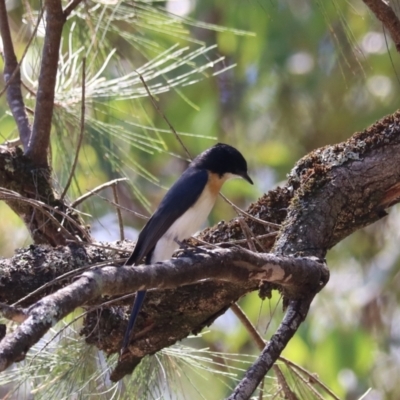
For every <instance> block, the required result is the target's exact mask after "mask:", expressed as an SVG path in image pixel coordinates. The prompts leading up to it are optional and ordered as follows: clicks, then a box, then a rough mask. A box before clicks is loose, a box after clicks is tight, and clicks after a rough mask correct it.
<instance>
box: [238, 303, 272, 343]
mask: <svg viewBox="0 0 400 400" xmlns="http://www.w3.org/2000/svg"><path fill="white" fill-rule="evenodd" d="M231 310H232V311H233V313H234V314H235V315H236V317H237V318H238V319H239V321H240V322H241V323H242V325H243V326H244V327H245V329H246V330H247V332H248V333H249V334H250V336H251V337H252V339H253V340H254V343H256V345H257V347H258V349H259V350H263V349H264V347H265V341H264V339H263V338H262V337H261V335H260V333H259V332H258V331H257V329H256V328H255V327H254V325H253V324H252V323H251V321H250V320H249V319H248V318H247V315H246V314H245V313H244V311H243V310H242V309H241V308H240V307H239V305H238V304H237V303H234V304H232V306H231Z"/></svg>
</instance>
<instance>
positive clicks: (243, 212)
mask: <svg viewBox="0 0 400 400" xmlns="http://www.w3.org/2000/svg"><path fill="white" fill-rule="evenodd" d="M219 195H220V196H221V197H222V198H223V199H224V200H225V201H226V202H227V203H228V204H230V205H231V206H232V207H233V208H234V209H235V210H236V211H237V212H238V213H240V214H242V215H244V216H245V217H247V218H250V219H252V220H253V221H256V222H258V223H259V224H262V225H267V226H271V227H272V228H278V229H280V228H281V226H280V225H279V224H274V223H273V222H268V221H264V220H262V219H260V218H257V217H255V216H253V215H251V214H249V213H247V212H246V211H244V210H242V209H241V208H240V207H238V206H237V205H236V204H234V203H232V202H231V201H230V200H229V199H228V198H227V197H226V196H224V195H223V194H222V193H220V194H219Z"/></svg>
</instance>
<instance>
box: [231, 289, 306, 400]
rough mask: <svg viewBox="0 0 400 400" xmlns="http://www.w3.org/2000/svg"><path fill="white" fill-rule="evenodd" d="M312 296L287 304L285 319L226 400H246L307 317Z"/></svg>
mask: <svg viewBox="0 0 400 400" xmlns="http://www.w3.org/2000/svg"><path fill="white" fill-rule="evenodd" d="M312 299H313V296H311V297H309V298H307V299H301V300H292V301H290V302H289V306H288V309H287V311H286V314H285V317H284V318H283V320H282V322H281V324H280V325H279V328H278V330H277V331H276V333H275V334H274V335H273V336H272V337H271V340H270V341H269V342H268V343H267V345H266V346H265V348H264V350H263V351H262V352H261V354H260V356H259V357H258V359H257V360H256V361H255V363H254V364H253V365H252V366H251V367H250V368H249V369H248V370H247V371H246V374H245V376H244V378H243V379H242V380H241V381H240V382H239V384H238V385H237V386H236V388H235V390H234V391H233V393H232V394H231V396H229V397H228V400H248V399H249V398H250V397H251V395H252V394H253V392H254V391H255V390H256V389H257V386H258V385H259V384H260V382H261V381H262V379H263V378H264V376H265V375H266V374H267V372H268V371H269V370H270V369H271V368H272V366H273V365H274V363H275V361H276V360H277V359H278V358H279V356H280V355H281V353H282V351H283V350H284V348H285V347H286V345H287V344H288V343H289V341H290V339H291V338H292V337H293V335H294V334H295V333H296V331H297V329H298V328H299V326H300V324H301V323H302V322H303V321H304V319H305V318H306V316H307V313H308V310H309V307H310V304H311V301H312Z"/></svg>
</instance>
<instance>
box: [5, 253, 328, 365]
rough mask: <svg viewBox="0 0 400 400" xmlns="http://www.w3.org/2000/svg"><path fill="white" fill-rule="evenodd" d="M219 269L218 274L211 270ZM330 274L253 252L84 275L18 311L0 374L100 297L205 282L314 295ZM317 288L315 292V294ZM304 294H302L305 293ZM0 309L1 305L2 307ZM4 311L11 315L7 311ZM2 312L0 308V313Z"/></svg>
mask: <svg viewBox="0 0 400 400" xmlns="http://www.w3.org/2000/svg"><path fill="white" fill-rule="evenodd" d="M216 264H218V268H215V266H216ZM327 276H328V272H327V269H326V268H325V267H324V265H323V264H321V263H319V262H317V261H316V260H313V259H310V258H288V259H285V258H282V257H276V256H274V255H272V254H259V253H253V252H251V251H248V250H245V249H241V248H232V249H213V250H210V251H207V252H200V253H197V254H195V255H192V256H190V257H180V258H177V259H174V260H171V261H166V262H163V263H157V264H155V265H146V266H142V267H132V266H125V267H104V268H101V269H100V268H99V269H94V270H91V271H88V272H85V273H83V275H82V276H81V277H80V278H79V279H78V280H76V281H75V282H73V283H72V284H70V285H68V286H66V287H64V288H62V289H60V290H58V291H57V292H56V293H54V294H50V295H48V296H46V297H44V298H43V299H41V300H40V301H38V302H37V303H35V304H34V305H33V306H31V307H30V308H29V309H25V310H22V311H21V310H19V312H18V315H19V316H21V315H24V316H25V318H26V319H25V320H24V321H23V322H22V324H21V325H20V326H19V327H18V328H17V329H16V330H15V331H14V332H13V333H11V334H10V335H8V336H6V337H5V338H4V339H3V340H2V342H1V343H0V371H3V370H4V369H5V368H7V367H8V366H9V365H10V364H11V363H13V362H14V361H16V360H22V359H23V358H24V355H25V353H26V351H27V350H29V349H30V348H31V346H32V345H34V344H35V343H36V342H37V341H38V340H39V339H40V338H41V337H43V335H44V334H45V333H46V332H47V331H48V329H50V328H51V327H52V326H53V325H55V324H56V323H57V322H58V321H59V320H61V319H62V318H63V317H65V316H66V315H68V314H69V313H71V312H72V311H73V310H75V308H77V307H79V306H82V305H84V304H86V303H87V302H89V301H91V300H94V299H96V298H99V297H100V296H102V295H118V294H124V293H127V292H130V291H132V290H133V291H137V290H144V289H172V288H176V287H179V286H182V285H189V284H193V283H196V282H199V281H201V280H204V279H215V280H221V281H228V282H234V283H241V282H247V281H254V282H255V283H256V284H258V283H259V282H260V281H262V280H264V281H269V282H273V283H277V284H281V285H283V286H285V287H286V286H287V287H291V288H292V291H293V292H295V291H296V292H297V289H295V288H299V290H300V291H299V292H298V294H297V296H298V297H302V296H303V295H304V296H306V295H307V293H308V291H309V290H311V291H317V290H318V288H320V287H321V286H322V285H323V284H324V283H325V282H326V281H327ZM316 288H317V289H316ZM303 290H305V292H304V293H303ZM0 306H1V304H0ZM3 308H4V309H5V310H6V311H7V313H3V315H4V316H7V315H12V316H13V317H14V316H15V314H16V313H10V309H9V308H8V307H4V306H3ZM0 310H1V307H0Z"/></svg>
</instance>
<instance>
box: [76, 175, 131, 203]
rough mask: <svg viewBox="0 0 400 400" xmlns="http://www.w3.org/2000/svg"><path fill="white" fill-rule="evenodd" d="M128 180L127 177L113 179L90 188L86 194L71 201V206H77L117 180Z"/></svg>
mask: <svg viewBox="0 0 400 400" xmlns="http://www.w3.org/2000/svg"><path fill="white" fill-rule="evenodd" d="M126 180H127V179H126V178H117V179H113V180H112V181H109V182H106V183H103V184H102V185H100V186H97V187H95V188H94V189H92V190H89V191H88V192H87V193H85V194H84V195H82V196H80V197H78V198H77V199H76V200H75V201H73V202H72V203H71V207H76V206H78V205H79V204H81V203H82V202H84V201H85V200H87V199H88V198H89V197H91V196H93V195H94V194H96V193H98V192H100V191H101V190H103V189H106V188H108V187H110V186H112V185H114V184H115V183H117V182H122V181H126Z"/></svg>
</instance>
